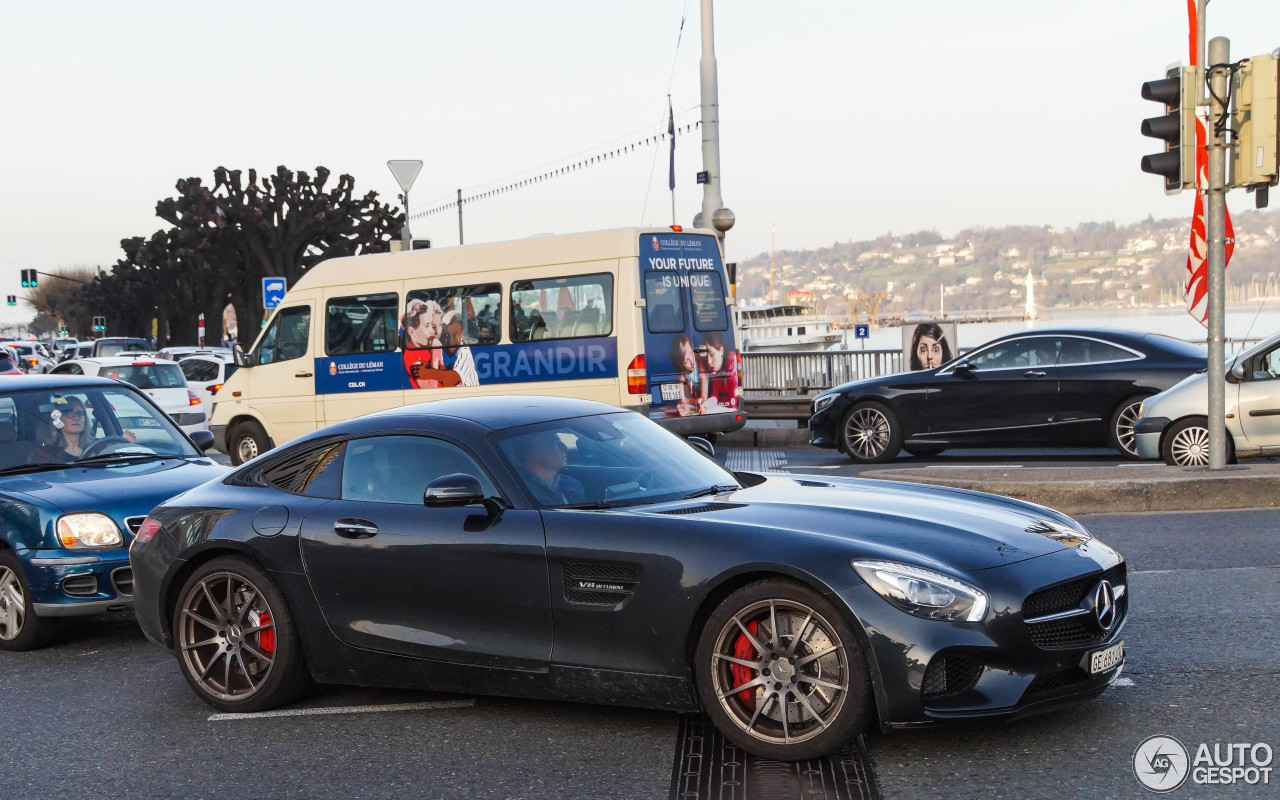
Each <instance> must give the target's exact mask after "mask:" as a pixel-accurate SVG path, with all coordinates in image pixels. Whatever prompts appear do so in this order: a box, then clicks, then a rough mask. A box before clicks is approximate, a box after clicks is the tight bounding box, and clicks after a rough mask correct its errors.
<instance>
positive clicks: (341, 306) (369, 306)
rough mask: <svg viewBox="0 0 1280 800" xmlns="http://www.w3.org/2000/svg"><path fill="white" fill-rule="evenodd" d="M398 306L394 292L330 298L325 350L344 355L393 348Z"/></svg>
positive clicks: (394, 347)
mask: <svg viewBox="0 0 1280 800" xmlns="http://www.w3.org/2000/svg"><path fill="white" fill-rule="evenodd" d="M399 307H400V296H399V295H397V294H395V293H391V294H375V295H365V296H361V297H335V298H333V299H332V300H330V301H329V302H328V304H327V305H326V306H325V316H324V320H325V322H324V324H325V328H324V347H325V352H327V353H328V354H329V355H331V356H345V355H350V354H352V353H389V352H391V351H392V350H395V349H396V312H397V310H398V309H399Z"/></svg>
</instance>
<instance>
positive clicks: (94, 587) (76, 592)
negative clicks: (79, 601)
mask: <svg viewBox="0 0 1280 800" xmlns="http://www.w3.org/2000/svg"><path fill="white" fill-rule="evenodd" d="M62 591H64V592H66V593H67V594H69V595H71V596H72V597H88V596H89V595H94V594H97V593H98V578H97V576H95V575H72V576H71V577H69V578H63V579H62Z"/></svg>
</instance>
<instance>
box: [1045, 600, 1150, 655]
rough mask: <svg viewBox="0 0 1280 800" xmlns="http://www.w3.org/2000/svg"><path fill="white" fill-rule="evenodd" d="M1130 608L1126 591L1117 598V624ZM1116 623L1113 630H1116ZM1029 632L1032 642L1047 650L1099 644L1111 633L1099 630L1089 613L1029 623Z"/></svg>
mask: <svg viewBox="0 0 1280 800" xmlns="http://www.w3.org/2000/svg"><path fill="white" fill-rule="evenodd" d="M1128 609H1129V593H1128V592H1127V591H1126V592H1125V594H1123V595H1121V596H1120V597H1119V598H1117V599H1116V622H1115V625H1119V624H1120V623H1121V622H1122V621H1123V620H1124V617H1125V613H1126V612H1127V611H1128ZM1115 625H1113V626H1112V628H1111V630H1115ZM1027 632H1028V633H1029V634H1030V635H1031V641H1032V642H1034V643H1035V644H1036V645H1037V646H1039V647H1043V648H1045V649H1046V650H1058V649H1065V648H1071V647H1081V646H1083V645H1091V644H1097V643H1099V642H1101V641H1102V640H1103V639H1105V638H1106V637H1107V636H1108V635H1109V634H1110V631H1100V630H1098V628H1097V625H1096V624H1095V622H1094V620H1093V618H1092V616H1090V615H1087V614H1082V615H1080V616H1078V617H1067V618H1065V619H1055V620H1049V621H1048V622H1034V623H1027Z"/></svg>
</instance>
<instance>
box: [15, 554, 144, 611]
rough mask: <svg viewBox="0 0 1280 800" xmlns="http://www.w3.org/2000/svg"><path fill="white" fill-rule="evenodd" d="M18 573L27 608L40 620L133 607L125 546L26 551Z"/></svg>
mask: <svg viewBox="0 0 1280 800" xmlns="http://www.w3.org/2000/svg"><path fill="white" fill-rule="evenodd" d="M19 558H20V559H21V561H22V570H23V573H24V574H25V575H26V578H27V584H28V585H29V586H30V587H31V607H32V609H33V610H34V611H35V612H36V614H38V615H40V616H42V617H78V616H85V615H88V614H101V613H103V612H104V611H117V610H121V609H124V608H130V607H132V606H133V569H132V568H131V567H130V565H129V551H128V549H127V548H125V547H114V548H111V549H109V550H99V551H86V550H28V551H26V552H25V553H23V554H21V555H20V556H19Z"/></svg>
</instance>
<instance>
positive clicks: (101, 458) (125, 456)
mask: <svg viewBox="0 0 1280 800" xmlns="http://www.w3.org/2000/svg"><path fill="white" fill-rule="evenodd" d="M153 458H176V456H162V455H160V454H159V453H102V454H100V455H96V456H89V457H88V458H82V459H79V460H78V461H75V462H74V463H73V464H71V465H70V466H81V465H84V464H104V463H111V462H115V461H145V460H149V459H153Z"/></svg>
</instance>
